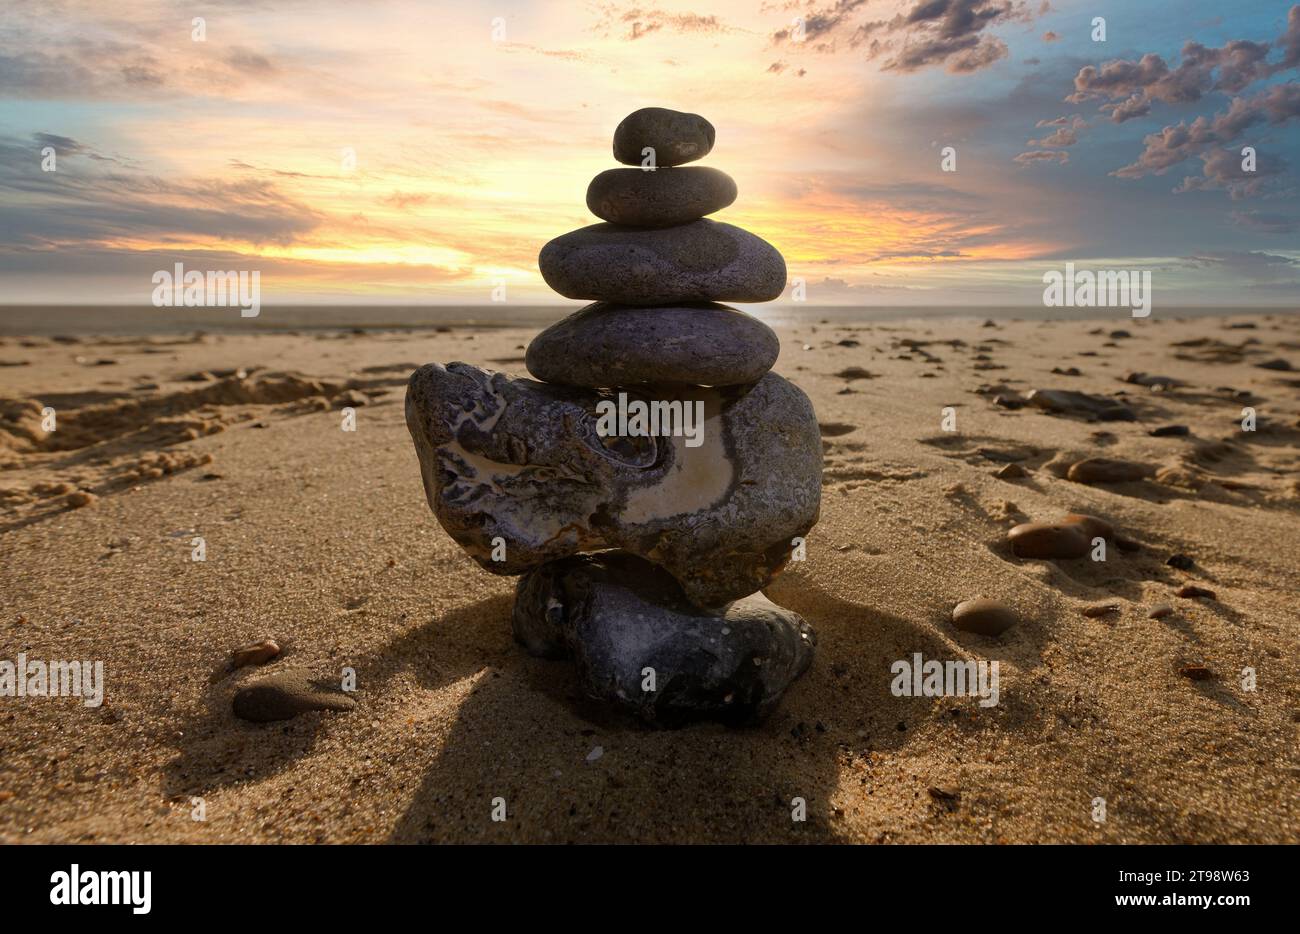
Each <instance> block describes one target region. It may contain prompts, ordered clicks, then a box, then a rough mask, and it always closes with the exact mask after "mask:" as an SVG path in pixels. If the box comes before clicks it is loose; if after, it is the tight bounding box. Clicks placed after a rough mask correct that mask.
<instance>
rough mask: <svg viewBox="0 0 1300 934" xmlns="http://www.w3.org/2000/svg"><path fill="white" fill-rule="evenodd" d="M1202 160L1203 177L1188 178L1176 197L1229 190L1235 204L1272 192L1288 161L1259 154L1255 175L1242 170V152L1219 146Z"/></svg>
mask: <svg viewBox="0 0 1300 934" xmlns="http://www.w3.org/2000/svg"><path fill="white" fill-rule="evenodd" d="M1199 158H1200V160H1201V164H1202V171H1201V174H1200V175H1189V176H1187V177H1186V178H1184V179H1183V182H1182V184H1181V185H1179V186H1178V187H1177V188H1175V189H1174V193H1175V194H1182V193H1184V192H1188V191H1209V190H1212V189H1225V190H1227V192H1228V193H1229V195H1230V197H1231V198H1232V200H1233V201H1240V200H1241V199H1242V198H1249V197H1255V196H1259V195H1263V194H1266V193H1268V192H1269V189H1270V183H1271V182H1272V181H1273V178H1274V177H1275V176H1278V175H1281V174H1282V173H1283V172H1284V171H1285V169H1286V161H1285V160H1284V159H1282V157H1281V156H1276V155H1273V154H1272V153H1259V154H1257V155H1256V160H1255V169H1254V171H1252V172H1247V171H1245V170H1243V169H1242V161H1243V157H1242V155H1241V151H1240V150H1239V149H1223V148H1219V147H1215V148H1212V149H1207V150H1206V151H1205V152H1203V153H1201V154H1200V156H1199ZM1274 194H1276V192H1274Z"/></svg>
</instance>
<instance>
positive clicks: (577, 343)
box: [525, 302, 781, 388]
mask: <svg viewBox="0 0 1300 934" xmlns="http://www.w3.org/2000/svg"><path fill="white" fill-rule="evenodd" d="M780 352H781V342H780V341H779V340H778V339H777V336H776V334H775V332H773V330H772V329H771V328H769V327H768V326H767V325H766V324H764V323H763V322H762V321H759V320H758V319H757V318H755V317H753V316H751V315H747V314H745V313H744V312H741V311H737V310H736V309H734V308H728V307H727V306H726V305H714V304H700V305H673V306H668V307H660V308H641V307H637V306H622V305H610V304H606V303H604V302H597V303H596V304H594V305H588V306H587V307H586V308H583V309H582V310H581V311H578V312H575V313H574V314H571V315H569V316H568V317H567V318H564V319H563V320H561V321H557V322H556V323H555V324H552V325H551V326H550V327H549V328H547V329H546V330H545V331H543V332H542V333H541V334H538V335H537V336H536V337H535V338H533V342H532V343H531V344H529V345H528V353H527V356H526V358H525V359H526V361H527V364H528V372H529V373H532V374H533V375H534V376H536V377H537V378H538V379H540V380H542V381H543V382H547V383H560V384H563V385H566V386H590V387H592V388H601V387H613V386H632V385H637V384H640V383H661V384H662V383H685V384H688V385H693V386H733V385H739V384H742V383H754V382H757V381H758V380H759V379H760V378H761V377H762V375H763V374H764V373H766V372H767V371H768V370H770V369H772V364H774V363H776V357H777V354H779V353H780Z"/></svg>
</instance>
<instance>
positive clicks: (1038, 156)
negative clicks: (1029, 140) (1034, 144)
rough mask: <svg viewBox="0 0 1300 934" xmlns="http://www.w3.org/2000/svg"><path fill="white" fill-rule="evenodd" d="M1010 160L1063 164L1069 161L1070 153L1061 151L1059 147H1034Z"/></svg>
mask: <svg viewBox="0 0 1300 934" xmlns="http://www.w3.org/2000/svg"><path fill="white" fill-rule="evenodd" d="M1011 161H1012V162H1017V163H1019V164H1020V165H1032V164H1033V163H1035V162H1056V163H1058V164H1059V165H1065V164H1066V163H1067V162H1069V161H1070V154H1069V153H1068V152H1061V150H1059V149H1036V150H1033V151H1031V152H1022V153H1021V154H1020V155H1018V156H1016V157H1015V158H1014V159H1012V160H1011Z"/></svg>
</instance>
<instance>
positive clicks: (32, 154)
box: [0, 134, 324, 249]
mask: <svg viewBox="0 0 1300 934" xmlns="http://www.w3.org/2000/svg"><path fill="white" fill-rule="evenodd" d="M46 136H48V134H46ZM56 139H59V140H61V141H62V143H61V145H63V146H64V147H65V148H66V149H67V150H68V152H69V153H72V154H79V153H90V152H91V151H93V150H92V148H91V147H89V146H86V145H84V144H82V143H80V142H78V141H77V140H72V139H68V138H66V137H56ZM34 142H39V139H37V140H34ZM57 151H58V149H57V148H56V152H57ZM0 193H3V196H2V197H0V231H2V233H0V248H2V247H26V248H38V249H50V248H55V247H58V246H59V245H61V244H67V243H83V244H95V243H106V242H111V241H116V240H122V239H131V240H170V241H181V240H185V239H188V238H206V239H214V240H222V241H231V242H242V243H252V244H268V243H276V244H286V243H291V242H293V241H294V240H296V239H298V238H299V237H301V236H302V235H303V234H305V233H307V232H308V231H310V230H312V229H313V228H315V227H317V226H318V225H319V224H320V223H321V222H322V221H323V220H324V218H323V216H322V215H321V214H319V213H317V212H316V211H315V210H313V209H311V208H309V207H307V206H306V205H305V204H302V203H300V202H298V201H296V200H294V199H293V198H291V197H289V196H287V195H285V194H284V193H283V192H281V191H279V190H278V189H277V188H276V187H275V185H274V184H273V183H271V182H270V181H266V180H262V179H240V180H236V181H222V180H215V179H204V178H194V179H180V180H175V181H171V180H166V179H161V178H158V177H156V176H151V175H147V174H144V173H141V172H137V171H123V170H121V169H118V168H115V169H111V170H94V171H92V170H90V169H89V164H88V163H84V162H78V161H77V160H75V159H70V160H68V161H67V162H66V163H64V162H63V161H60V163H59V165H58V168H57V170H56V171H53V172H45V171H42V170H41V164H40V156H39V151H38V150H37V149H36V148H35V147H34V146H33V141H27V140H22V139H17V138H14V137H0Z"/></svg>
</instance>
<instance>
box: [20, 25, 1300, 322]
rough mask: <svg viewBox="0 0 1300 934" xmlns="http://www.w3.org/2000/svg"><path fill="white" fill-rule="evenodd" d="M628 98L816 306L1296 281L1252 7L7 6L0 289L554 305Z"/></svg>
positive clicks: (1292, 78)
mask: <svg viewBox="0 0 1300 934" xmlns="http://www.w3.org/2000/svg"><path fill="white" fill-rule="evenodd" d="M1098 17H1100V18H1101V19H1103V20H1104V41H1101V40H1100V39H1099V36H1098V27H1097V25H1095V22H1096V19H1097V18H1098ZM196 18H199V19H200V21H196ZM646 106H663V107H671V108H674V109H678V110H685V111H691V112H695V113H699V114H702V115H703V116H705V117H706V118H708V119H709V120H710V121H711V122H712V123H713V125H714V126H715V127H716V128H717V142H716V144H715V146H714V149H713V151H712V153H710V154H709V156H707V157H706V158H705V160H703V161H702V162H701V163H700V164H702V165H710V166H713V167H715V168H719V169H721V170H723V171H725V172H727V173H728V174H730V175H731V176H732V177H733V178H734V179H735V180H736V182H737V185H738V187H739V192H740V193H739V197H738V198H737V200H736V203H735V204H733V205H732V206H731V207H729V208H727V209H725V210H724V211H722V212H720V213H718V214H717V215H715V217H716V219H718V220H722V221H726V222H728V223H732V224H736V225H738V226H741V227H744V228H745V229H747V230H750V231H752V232H753V233H756V234H758V235H759V236H761V237H763V238H764V239H766V240H768V241H769V242H771V243H772V244H773V245H775V246H776V247H777V248H778V249H779V250H780V251H781V252H782V254H783V255H784V256H785V258H786V262H787V266H788V269H789V275H790V277H791V278H792V279H794V278H796V277H797V278H799V279H802V280H803V281H804V282H805V283H806V286H805V288H806V295H807V301H808V302H809V303H810V304H825V305H835V304H841V305H845V304H847V305H865V306H899V305H927V306H938V305H958V306H966V305H971V306H979V305H984V306H990V305H1032V304H1040V303H1041V296H1042V291H1043V288H1044V286H1043V281H1042V276H1043V274H1044V272H1045V271H1048V270H1053V269H1055V270H1061V269H1063V268H1064V264H1065V263H1066V262H1073V263H1074V264H1076V266H1079V267H1088V268H1096V269H1132V270H1150V271H1151V272H1152V281H1153V283H1154V289H1155V293H1156V296H1157V298H1158V300H1159V301H1161V302H1163V303H1165V304H1205V305H1224V306H1233V307H1235V306H1242V305H1280V306H1291V307H1295V306H1296V305H1298V304H1300V301H1298V299H1300V175H1298V169H1297V167H1296V164H1295V162H1296V159H1297V158H1300V4H1292V3H1289V2H1272V0H1250V2H1231V3H1229V2H1198V0H1144V2H1141V3H1135V2H1132V0H1122V2H1104V0H1087V2H1073V0H1048V2H1043V0H1023V2H1021V0H829V2H823V0H812V2H802V0H797V2H784V0H754V2H739V0H725V2H715V0H711V2H702V0H695V2H683V3H675V2H659V3H649V2H622V0H600V2H584V0H567V2H559V0H488V2H483V3H479V2H474V0H456V2H428V0H424V2H413V0H366V2H362V3H358V2H331V0H315V2H295V0H225V2H210V3H203V2H184V3H179V2H175V0H113V2H106V0H91V2H66V0H64V2H61V0H37V2H32V0H4V3H3V5H2V6H0V289H2V292H0V302H4V303H131V304H148V303H149V300H150V296H151V293H152V290H153V283H152V279H151V277H152V275H153V273H154V272H156V271H159V270H170V269H172V268H173V266H174V264H175V263H178V262H179V263H182V264H183V265H184V267H185V268H186V269H199V270H249V271H252V270H256V271H258V272H259V273H260V281H261V290H262V302H263V303H264V304H274V303H276V302H279V303H308V304H311V303H334V304H336V303H346V304H376V303H379V304H383V303H400V304H423V303H434V304H448V303H456V304H464V303H478V302H488V301H490V300H491V299H492V297H493V291H494V289H496V290H497V295H498V297H500V295H501V294H502V290H501V286H503V285H504V295H505V296H506V297H507V299H508V301H510V302H517V303H521V304H541V303H547V302H552V301H556V302H560V301H564V300H563V299H561V298H560V297H559V296H557V295H555V294H554V293H551V292H550V291H549V290H548V289H547V287H546V285H545V283H544V282H543V281H542V278H541V275H540V273H539V272H538V269H537V254H538V251H539V250H540V249H541V247H542V245H543V244H544V243H546V242H547V241H548V240H550V239H552V238H554V237H556V236H559V235H560V234H562V233H565V232H566V231H569V230H572V229H575V228H578V227H582V226H585V225H587V224H591V223H596V222H597V220H598V219H597V218H595V217H593V216H592V215H590V214H589V213H588V212H587V209H586V206H585V193H586V187H587V184H588V182H589V181H590V179H591V178H592V176H594V175H596V174H597V173H598V172H600V171H603V170H604V169H607V168H612V167H615V166H616V163H615V162H614V160H613V157H612V154H611V139H612V134H613V131H614V128H615V127H616V126H617V125H618V122H619V121H620V120H621V119H622V118H623V117H624V116H626V115H627V114H628V113H630V112H632V111H633V110H636V109H638V108H640V107H646ZM948 147H951V151H952V153H953V158H951V159H949V160H948V167H954V166H955V171H945V170H944V168H945V166H944V162H945V159H944V153H945V150H946V149H947V148H948ZM1243 147H1251V148H1253V150H1254V151H1255V159H1256V164H1255V170H1254V171H1253V172H1245V171H1243V170H1242V161H1243V156H1242V149H1243ZM50 151H53V153H54V160H53V164H52V165H51V164H50V160H49V158H48V156H49V153H50ZM50 169H52V170H50ZM787 300H788V296H787ZM2 313H3V312H0V314H2Z"/></svg>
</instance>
